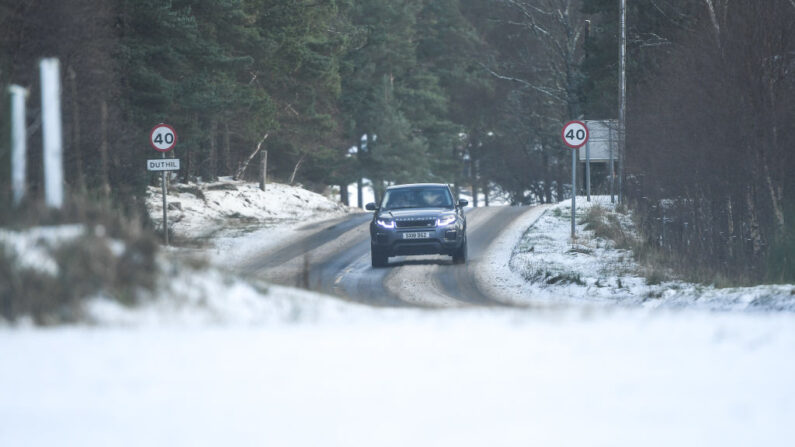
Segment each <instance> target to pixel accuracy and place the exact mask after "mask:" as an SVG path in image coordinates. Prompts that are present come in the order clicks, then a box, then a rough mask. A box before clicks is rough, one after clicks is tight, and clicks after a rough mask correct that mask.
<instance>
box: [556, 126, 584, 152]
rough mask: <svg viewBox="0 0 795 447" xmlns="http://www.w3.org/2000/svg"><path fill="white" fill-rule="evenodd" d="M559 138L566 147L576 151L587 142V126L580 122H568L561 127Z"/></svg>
mask: <svg viewBox="0 0 795 447" xmlns="http://www.w3.org/2000/svg"><path fill="white" fill-rule="evenodd" d="M561 136H563V142H564V143H565V144H566V146H568V147H570V148H572V149H577V148H579V147H581V146H583V145H584V144H585V143H587V142H588V126H586V125H585V123H583V122H582V121H569V122H568V123H566V125H565V126H563V132H561Z"/></svg>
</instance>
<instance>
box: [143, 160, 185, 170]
mask: <svg viewBox="0 0 795 447" xmlns="http://www.w3.org/2000/svg"><path fill="white" fill-rule="evenodd" d="M146 170H147V171H179V158H159V159H156V160H146Z"/></svg>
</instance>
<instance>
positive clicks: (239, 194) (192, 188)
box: [146, 178, 349, 238]
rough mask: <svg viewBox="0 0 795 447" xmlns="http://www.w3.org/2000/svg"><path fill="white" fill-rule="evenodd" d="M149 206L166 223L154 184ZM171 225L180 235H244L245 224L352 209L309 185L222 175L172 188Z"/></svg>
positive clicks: (261, 224)
mask: <svg viewBox="0 0 795 447" xmlns="http://www.w3.org/2000/svg"><path fill="white" fill-rule="evenodd" d="M146 204H147V209H148V210H149V214H150V217H151V218H152V220H153V221H154V222H155V224H156V225H159V226H160V227H162V225H163V195H162V193H161V189H160V188H159V187H154V186H150V187H149V190H148V195H147V201H146ZM168 204H169V208H170V209H169V211H168V219H169V227H170V228H171V229H172V231H173V232H174V234H175V235H176V236H177V237H181V238H202V237H208V236H218V235H219V232H220V234H221V235H230V234H232V235H236V234H238V235H239V232H236V231H235V230H240V229H241V228H243V229H247V228H251V227H258V228H259V227H271V226H278V225H280V224H282V225H283V224H285V223H293V224H294V223H296V222H307V221H317V220H323V219H328V218H331V217H334V216H342V215H344V214H346V213H348V212H349V209H348V208H346V207H345V206H344V205H342V204H341V203H339V202H336V201H334V200H331V199H329V198H327V197H325V196H322V195H320V194H316V193H313V192H311V191H307V190H306V189H303V188H300V187H297V186H290V185H284V184H280V183H269V184H268V185H266V187H265V191H262V190H260V189H259V185H258V184H256V183H246V182H241V181H234V180H231V179H229V178H221V179H220V180H219V181H217V182H213V183H202V184H193V183H192V184H189V185H184V184H177V185H172V186H171V188H170V189H169V192H168Z"/></svg>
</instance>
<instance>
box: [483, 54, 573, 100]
mask: <svg viewBox="0 0 795 447" xmlns="http://www.w3.org/2000/svg"><path fill="white" fill-rule="evenodd" d="M480 66H481V67H483V69H484V70H486V71H487V72H489V74H491V75H492V76H494V77H495V78H497V79H502V80H504V81H511V82H516V83H519V84H522V85H524V86H525V87H528V88H530V89H533V90H535V91H537V92H539V93H542V94H544V95H547V96H549V97H551V98H553V99H555V100H556V101H560V102H561V103H564V104H565V103H566V100H565V99H563V98H562V97H560V96H558V95H556V94H555V93H553V92H551V91H550V90H549V89H547V88H545V87H539V86H537V85H535V84H533V83H531V82H528V81H526V80H524V79H519V78H514V77H511V76H504V75H501V74H499V73H497V72H495V71H493V70H492V69H490V68H489V67H487V66H485V65H484V64H482V63H481V64H480Z"/></svg>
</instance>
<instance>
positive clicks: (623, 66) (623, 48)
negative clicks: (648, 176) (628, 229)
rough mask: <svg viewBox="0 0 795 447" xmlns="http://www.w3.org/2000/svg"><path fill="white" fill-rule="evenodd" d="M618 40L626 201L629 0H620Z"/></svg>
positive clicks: (620, 159) (620, 172)
mask: <svg viewBox="0 0 795 447" xmlns="http://www.w3.org/2000/svg"><path fill="white" fill-rule="evenodd" d="M619 14H620V19H619V26H620V28H621V30H620V34H619V42H618V203H619V204H623V203H624V158H625V152H626V144H627V121H626V118H627V117H626V113H627V0H619Z"/></svg>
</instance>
